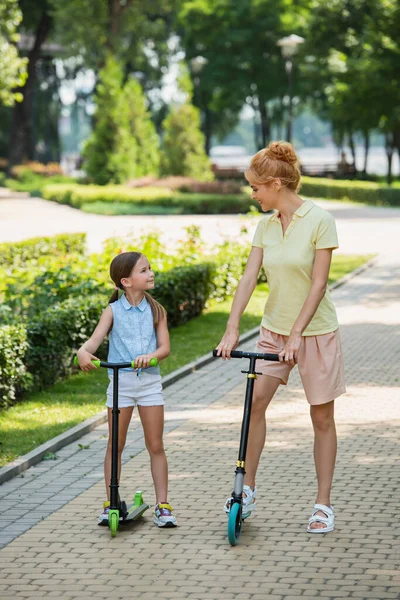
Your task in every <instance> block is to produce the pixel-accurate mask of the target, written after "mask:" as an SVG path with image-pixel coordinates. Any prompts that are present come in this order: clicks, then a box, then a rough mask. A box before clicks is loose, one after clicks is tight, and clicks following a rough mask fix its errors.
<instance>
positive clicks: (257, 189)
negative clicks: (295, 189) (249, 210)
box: [249, 179, 281, 212]
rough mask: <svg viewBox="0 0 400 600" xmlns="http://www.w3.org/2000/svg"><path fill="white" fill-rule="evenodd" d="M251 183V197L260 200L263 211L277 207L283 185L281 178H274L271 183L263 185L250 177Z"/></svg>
mask: <svg viewBox="0 0 400 600" xmlns="http://www.w3.org/2000/svg"><path fill="white" fill-rule="evenodd" d="M249 184H250V187H251V189H252V190H253V192H252V194H251V197H252V199H253V200H256V201H257V202H258V204H259V205H260V207H261V210H262V211H263V212H267V211H268V210H272V209H273V208H276V206H277V203H278V194H279V189H280V187H281V182H280V180H279V179H273V180H272V181H271V182H270V183H268V184H265V183H264V184H261V185H260V184H259V183H255V182H254V181H251V179H249Z"/></svg>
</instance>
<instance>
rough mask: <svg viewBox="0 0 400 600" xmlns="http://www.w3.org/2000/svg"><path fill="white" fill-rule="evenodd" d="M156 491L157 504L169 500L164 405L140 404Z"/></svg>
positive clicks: (140, 413)
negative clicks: (164, 442)
mask: <svg viewBox="0 0 400 600" xmlns="http://www.w3.org/2000/svg"><path fill="white" fill-rule="evenodd" d="M138 409H139V415H140V419H141V421H142V425H143V432H144V439H145V443H146V448H147V451H148V453H149V454H150V468H151V475H152V477H153V482H154V489H155V492H156V504H158V503H159V502H161V503H163V502H167V500H168V463H167V457H166V455H165V450H164V444H163V432H164V407H163V406H138Z"/></svg>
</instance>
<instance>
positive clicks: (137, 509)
mask: <svg viewBox="0 0 400 600" xmlns="http://www.w3.org/2000/svg"><path fill="white" fill-rule="evenodd" d="M148 508H150V506H149V505H148V504H145V503H143V504H141V505H140V506H137V505H135V504H132V505H131V506H129V507H128V509H127V512H126V513H125V516H123V517H122V521H121V524H123V523H129V522H130V521H136V519H139V517H141V516H142V514H143V513H144V512H145V511H146V510H147V509H148Z"/></svg>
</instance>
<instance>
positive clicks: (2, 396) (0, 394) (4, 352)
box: [0, 324, 32, 408]
mask: <svg viewBox="0 0 400 600" xmlns="http://www.w3.org/2000/svg"><path fill="white" fill-rule="evenodd" d="M27 349H28V342H27V332H26V328H25V327H24V325H22V324H19V325H5V326H3V327H0V408H7V407H8V406H11V405H12V404H14V403H15V402H16V400H17V399H18V397H19V396H20V395H21V394H22V392H23V391H25V390H27V389H29V388H30V386H31V382H32V377H31V375H30V374H29V373H28V372H27V369H26V366H25V364H24V357H25V354H26V351H27Z"/></svg>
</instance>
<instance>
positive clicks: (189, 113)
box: [161, 65, 213, 181]
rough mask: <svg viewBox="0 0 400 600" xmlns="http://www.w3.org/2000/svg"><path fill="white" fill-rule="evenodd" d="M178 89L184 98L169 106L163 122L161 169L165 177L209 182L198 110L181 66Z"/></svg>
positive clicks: (210, 174) (210, 175) (208, 165)
mask: <svg viewBox="0 0 400 600" xmlns="http://www.w3.org/2000/svg"><path fill="white" fill-rule="evenodd" d="M179 83H180V88H181V91H182V93H183V94H184V95H186V99H185V101H184V102H183V103H181V104H176V105H174V106H172V107H171V110H170V113H169V114H168V116H167V117H166V118H165V120H164V121H163V125H162V128H163V139H162V155H161V169H162V172H163V173H164V174H165V175H185V176H188V177H194V178H195V179H198V180H200V181H210V180H212V179H213V174H212V171H211V164H210V161H209V159H208V157H207V155H206V153H205V150H204V135H203V134H202V132H201V130H200V111H199V109H198V108H196V107H195V106H193V104H192V91H193V87H192V84H191V81H190V79H189V77H188V73H187V70H186V69H185V68H184V66H183V65H182V66H181V75H180V82H179Z"/></svg>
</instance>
